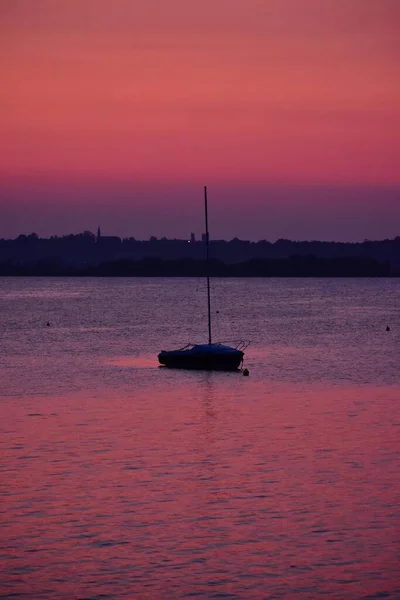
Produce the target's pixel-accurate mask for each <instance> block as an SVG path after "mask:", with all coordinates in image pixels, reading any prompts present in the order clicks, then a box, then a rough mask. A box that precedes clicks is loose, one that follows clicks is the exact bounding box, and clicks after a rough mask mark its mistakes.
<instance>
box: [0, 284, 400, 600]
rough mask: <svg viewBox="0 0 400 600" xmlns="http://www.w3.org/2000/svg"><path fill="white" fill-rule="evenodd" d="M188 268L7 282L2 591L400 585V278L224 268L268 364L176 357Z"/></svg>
mask: <svg viewBox="0 0 400 600" xmlns="http://www.w3.org/2000/svg"><path fill="white" fill-rule="evenodd" d="M192 283H193V282H192ZM59 285H61V287H62V291H63V293H65V294H68V290H69V289H70V291H71V293H72V292H73V291H74V286H75V285H76V286H77V287H78V291H79V292H80V294H81V297H80V298H79V299H77V298H75V299H74V298H73V297H72V295H71V296H68V297H67V298H66V297H63V298H60V297H58V296H57V292H60V289H59V288H58V287H57V286H59ZM193 285H194V284H193ZM196 285H197V284H196ZM296 285H298V287H297V288H296ZM396 285H397V287H396ZM30 286H33V288H34V290H33V291H34V292H35V293H33V295H32V297H31V298H30V300H29V299H27V297H28V296H29V290H30ZM175 286H176V289H175V288H174V287H173V285H172V282H171V281H167V282H162V281H158V282H157V281H148V280H144V282H143V284H141V282H140V281H135V282H132V281H129V280H128V281H126V282H123V281H120V280H117V281H108V280H105V281H99V280H93V281H81V280H80V281H77V282H75V281H74V280H71V281H69V283H68V281H67V280H62V281H61V283H60V284H59V283H58V282H57V280H56V281H50V280H11V281H10V280H3V281H0V308H1V311H0V325H1V333H2V340H3V344H2V346H1V354H0V361H1V362H0V376H2V379H1V380H0V381H1V388H0V430H1V438H0V440H1V442H0V443H1V456H2V470H3V477H2V490H3V491H2V504H1V511H2V530H1V540H2V541H1V542H0V546H1V561H2V565H3V572H2V574H1V575H0V580H1V588H0V598H11V597H15V598H29V599H39V598H48V599H53V598H54V599H58V598H60V599H61V598H73V599H78V598H82V599H83V598H85V599H86V600H89V598H90V599H94V598H95V599H99V600H100V599H101V598H103V599H104V598H116V599H119V598H149V599H151V598H184V597H185V598H189V597H199V598H222V597H224V598H234V599H239V598H240V599H242V598H251V599H252V598H254V599H258V598H296V599H297V598H299V599H301V600H305V599H307V600H308V599H311V598H319V597H325V598H335V599H337V598H343V599H354V600H355V599H359V598H365V599H366V598H370V599H372V598H383V597H385V598H393V599H398V598H399V597H400V585H399V579H398V572H399V556H400V554H399V550H400V526H399V523H400V511H399V506H400V484H399V478H398V473H399V467H400V461H399V458H400V454H399V443H398V440H399V434H400V403H399V398H400V393H399V392H400V386H399V370H398V356H399V352H398V351H399V336H398V335H397V333H396V332H397V330H400V327H399V326H400V323H399V317H398V314H399V313H395V312H394V311H393V306H396V301H397V300H396V298H397V292H398V289H399V288H398V284H396V283H395V282H389V281H376V282H371V281H357V282H351V281H350V282H349V281H343V282H341V281H336V282H331V281H329V282H323V281H320V282H318V281H310V282H304V281H301V282H300V283H298V284H296V282H295V281H289V282H288V281H277V280H275V281H274V282H267V281H252V282H251V286H253V287H250V288H249V282H247V283H246V287H243V286H242V282H241V281H239V282H235V281H223V282H221V286H223V288H224V298H225V302H226V304H227V305H229V306H233V305H234V306H236V307H237V313H238V314H242V316H243V319H241V323H242V324H243V323H245V324H247V325H248V327H247V326H246V328H247V329H250V328H252V329H253V331H257V338H256V339H255V340H254V344H253V347H251V346H250V348H249V349H248V351H247V356H246V359H247V366H248V367H249V369H250V377H248V378H246V377H242V376H241V375H240V374H234V373H204V372H182V371H171V370H167V369H162V368H159V367H158V366H157V361H156V354H157V352H158V351H159V350H160V349H161V347H164V346H166V345H167V343H168V342H170V344H171V347H174V345H182V344H183V343H185V342H186V341H189V339H185V338H184V337H183V336H182V335H181V334H182V331H177V330H178V329H179V320H180V319H183V318H184V316H185V314H186V313H185V310H186V309H184V310H183V311H182V309H179V306H181V305H179V306H178V307H177V306H176V303H177V300H178V299H180V300H182V304H183V306H184V307H185V306H187V311H188V314H191V312H192V309H193V306H192V308H190V306H191V305H193V303H195V301H196V300H195V299H193V295H194V294H192V292H193V289H194V288H193V289H192V288H191V287H190V286H191V282H186V283H185V282H184V281H178V282H175ZM185 286H186V287H188V288H189V291H188V292H187V294H188V295H189V298H187V297H186V296H185V292H184V290H185ZM10 288H11V290H10ZM53 288H54V291H55V296H53V297H52V296H51V291H52V289H53ZM41 290H42V291H43V292H45V293H43V294H42V296H40V293H39V292H40V291H41ZM9 291H12V292H15V293H17V292H18V291H20V292H24V291H25V296H24V294H22V296H24V297H22V296H21V297H17V298H15V299H14V301H13V303H10V302H9V298H8V299H7V301H5V299H4V292H9ZM250 292H251V293H250ZM82 296H83V297H84V298H85V300H84V301H82ZM271 296H273V298H274V302H272V300H271ZM51 297H52V299H49V298H51ZM165 298H168V301H169V302H170V304H168V305H167V306H166V305H165V303H166V300H165ZM266 298H268V300H269V304H272V307H269V308H268V312H269V313H272V314H270V315H269V317H268V319H266V316H265V304H266ZM291 298H297V300H302V302H297V303H296V304H294V303H293V304H292V303H291V300H290V299H291ZM82 302H83V304H82ZM363 304H364V305H365V310H364V311H363V310H360V309H359V307H360V306H362V305H363ZM149 305H150V306H151V307H152V309H151V310H150V309H149ZM319 305H321V306H323V310H318V306H319ZM356 306H357V310H354V307H356ZM128 307H130V308H129V311H127V308H128ZM241 307H243V312H242V313H241V311H242V308H241ZM374 307H375V308H374ZM182 312H183V316H182ZM50 313H51V315H50V316H51V322H52V323H53V322H55V324H54V325H52V327H51V328H46V327H45V325H43V321H44V322H46V321H47V319H48V318H49V317H48V315H49V314H50ZM168 315H169V317H168V318H169V320H168V318H167V316H168ZM246 315H247V316H246ZM382 315H383V316H382ZM224 319H225V320H224ZM388 320H390V324H391V326H392V327H391V329H392V331H391V333H390V336H387V335H386V334H385V333H384V332H382V326H383V325H384V326H386V322H387V321H388ZM171 323H172V326H171ZM282 324H285V325H284V326H283V325H282ZM219 327H220V329H221V330H222V331H221V337H226V338H228V337H230V338H232V337H233V336H234V335H236V334H239V335H238V337H246V336H245V335H243V332H242V331H240V328H241V325H240V323H237V324H236V322H232V320H231V317H229V318H228V317H224V316H223V317H222V320H221V321H220V323H219ZM235 327H236V329H235ZM232 329H233V330H234V331H232ZM288 331H289V332H290V334H288ZM167 333H168V335H167ZM232 333H233V335H229V334H232ZM244 333H246V332H244ZM178 334H179V335H178ZM240 334H242V335H240ZM178 338H180V339H178ZM182 338H183V339H182Z"/></svg>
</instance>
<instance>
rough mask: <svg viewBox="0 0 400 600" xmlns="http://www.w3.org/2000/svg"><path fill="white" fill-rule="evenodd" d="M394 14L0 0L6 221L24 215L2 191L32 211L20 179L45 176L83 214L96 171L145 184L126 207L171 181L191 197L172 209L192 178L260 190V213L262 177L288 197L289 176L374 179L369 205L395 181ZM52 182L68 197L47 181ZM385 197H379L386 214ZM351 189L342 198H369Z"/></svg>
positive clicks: (292, 4) (225, 191)
mask: <svg viewBox="0 0 400 600" xmlns="http://www.w3.org/2000/svg"><path fill="white" fill-rule="evenodd" d="M399 25H400V2H398V0H202V2H192V1H191V0H168V2H166V1H165V0H146V2H139V1H137V0H58V1H54V0H35V2H33V1H32V0H0V44H1V53H2V57H3V58H2V61H1V64H0V79H1V81H2V85H1V90H0V103H1V111H0V138H1V140H2V143H1V145H0V176H1V180H2V182H3V184H4V185H3V190H6V191H3V193H2V194H1V196H0V210H1V212H2V214H3V216H4V213H7V212H8V219H6V220H7V228H9V231H10V232H12V234H14V233H19V232H20V230H22V229H24V228H25V229H26V226H25V223H24V221H23V219H22V217H21V215H20V213H21V210H20V211H19V212H18V213H15V211H14V212H13V208H12V207H13V206H15V204H18V203H19V204H20V205H21V206H22V204H21V203H26V204H28V205H29V204H31V205H32V204H34V203H35V202H36V203H38V204H37V207H38V210H39V211H43V210H44V209H43V205H42V204H40V202H39V200H40V198H39V199H38V196H37V195H36V196H35V194H30V193H29V192H30V190H31V187H32V185H34V187H35V189H37V186H38V185H39V186H44V188H46V190H47V193H50V192H49V190H52V192H51V193H52V195H53V197H54V200H53V202H54V203H55V204H56V205H59V207H60V211H61V212H62V210H65V206H66V203H68V202H72V203H74V202H77V198H78V196H79V197H80V199H81V200H80V209H81V214H82V216H84V215H85V210H84V207H85V206H87V209H88V211H89V212H88V213H87V214H89V213H90V211H93V210H94V208H95V206H94V204H93V203H94V202H95V197H96V194H95V190H97V189H98V187H99V185H100V186H102V185H105V186H108V188H107V189H109V190H112V185H113V183H115V184H118V185H121V182H123V183H124V185H125V186H126V189H128V188H129V185H131V186H133V187H132V190H133V189H134V186H137V185H141V186H146V200H145V199H144V196H143V199H142V200H141V201H142V206H141V207H136V211H137V215H136V216H137V217H139V221H140V215H142V216H143V218H145V220H146V219H147V221H148V220H149V219H148V217H149V214H148V211H149V210H150V209H149V203H150V205H151V207H152V208H151V210H152V211H153V215H154V206H156V207H158V208H159V209H160V214H162V213H163V210H164V209H165V207H163V203H165V202H167V203H168V202H170V199H171V198H178V196H179V193H178V190H181V192H180V193H181V195H182V189H183V188H182V186H184V188H185V194H183V195H182V198H183V197H185V195H186V193H188V194H189V199H186V200H185V201H183V200H180V201H178V200H176V201H175V204H174V205H173V206H174V208H176V209H179V207H182V205H183V204H184V206H190V205H191V203H197V202H198V190H200V188H201V186H202V185H203V184H204V183H208V184H209V185H210V186H214V189H215V190H218V194H219V197H220V201H221V202H222V204H223V205H224V206H226V205H227V204H228V203H229V202H230V200H229V198H230V197H231V196H230V193H229V189H230V188H231V187H233V186H238V187H239V188H240V189H243V190H246V189H250V188H251V189H253V190H255V189H257V190H258V191H257V193H256V192H255V191H254V192H252V198H253V200H252V206H253V208H257V207H259V208H260V211H261V212H260V214H261V213H262V210H263V207H264V208H265V197H266V195H268V191H269V190H270V189H271V186H273V188H274V189H276V186H278V187H281V188H282V186H283V187H284V188H285V189H289V188H290V189H292V190H294V191H293V198H292V200H290V196H287V194H286V195H285V198H286V200H285V202H286V205H287V207H288V209H289V210H290V209H291V208H293V207H295V206H296V205H298V201H296V198H298V197H299V196H298V195H296V191H295V190H296V186H301V188H302V189H304V186H306V187H307V186H311V187H313V186H314V187H315V186H327V187H329V188H332V186H333V187H336V188H337V187H341V186H345V187H346V189H347V190H348V189H350V188H351V187H352V186H357V188H358V189H359V188H360V187H364V188H367V189H368V188H371V189H372V188H373V189H376V190H378V191H377V194H376V196H373V195H372V196H371V194H370V193H369V195H368V194H367V195H368V198H369V200H368V202H369V203H370V204H371V202H372V204H371V209H372V213H371V214H374V210H375V209H376V210H378V209H379V207H382V203H381V201H380V198H381V194H380V192H379V190H383V189H384V190H387V189H388V188H390V189H391V190H393V189H397V190H398V189H399V187H400V170H399V158H400V142H399V139H400V135H399V134H400V84H399V81H400V78H399V76H398V72H399V50H400V42H399V40H400V36H399V33H400V31H399V29H400V27H399ZM65 182H68V184H69V185H71V184H73V185H75V187H73V188H71V191H70V196H69V197H68V195H66V194H65V193H64V194H62V195H60V194H58V193H57V192H58V191H59V190H60V188H61V187H63V189H64V192H65V188H64V183H65ZM91 185H92V193H88V189H90V186H91ZM152 186H153V187H152ZM44 188H43V189H44ZM160 188H161V189H165V190H168V194H166V196H165V197H164V199H163V197H162V195H161V196H160ZM10 189H11V190H12V193H11V192H10ZM191 189H192V190H193V192H190V190H191ZM77 190H78V192H79V193H78V192H77ZM200 193H201V192H200ZM382 193H383V192H382ZM10 194H11V195H12V198H13V202H12V203H11V201H10V197H11V196H10ZM110 194H111V192H110ZM257 194H258V195H257ZM61 196H62V197H61ZM313 197H315V202H316V203H318V207H319V210H320V209H321V202H322V204H323V202H324V200H323V199H322V200H321V197H317V196H313ZM398 197H399V196H396V194H394V193H392V195H390V198H388V199H387V201H386V204H387V206H388V209H387V211H388V212H387V214H386V213H385V215H386V216H385V219H386V220H387V223H388V225H390V223H392V222H393V219H394V217H396V218H399V219H400V209H399V206H398V205H399V204H400V199H398V200H396V198H398ZM157 198H158V200H157ZM349 198H350V199H351V195H350V196H349ZM357 198H358V200H357V201H356V200H354V202H353V204H354V207H353V208H354V210H356V208H357V207H358V208H360V207H361V206H362V207H363V208H364V209H365V210H368V207H369V205H368V206H367V204H366V203H365V200H364V203H363V196H362V194H361V195H360V194H358V195H357ZM138 201H139V202H140V200H138ZM217 201H218V197H217V198H215V202H217ZM180 202H181V204H180ZM232 202H233V201H232ZM296 202H297V204H296ZM326 202H328V205H327V206H326V208H327V211H328V213H329V209H332V206H333V205H332V203H334V202H335V201H334V200H332V199H330V200H329V201H328V200H326ZM329 203H330V204H329ZM357 203H358V204H357ZM102 204H103V205H105V206H106V205H107V198H106V197H105V196H104V198H103V200H102ZM111 207H112V203H111V202H110V208H111ZM55 208H56V207H54V206H53V207H52V211H53V212H52V214H53V216H52V217H51V219H50V221H49V222H48V220H46V214H45V213H43V219H44V221H45V222H46V227H51V225H52V224H54V230H56V229H57V228H58V229H59V228H60V227H59V224H58V221H57V211H56V210H55ZM269 208H270V209H271V208H272V209H273V208H274V204H273V203H272V204H271V205H270V206H269ZM276 208H279V207H278V204H277V205H276ZM139 209H140V210H139ZM103 210H104V214H105V215H106V213H107V211H106V209H104V208H103ZM299 210H300V209H299ZM146 211H147V212H146ZM61 212H60V215H61ZM94 214H95V213H94ZM10 215H11V216H10ZM18 215H19V216H18ZM323 216H324V212H323V211H321V218H322V219H323ZM282 217H284V213H282ZM60 218H61V217H60ZM163 218H164V217H163ZM6 220H5V219H3V222H5V221H6ZM124 220H126V219H124ZM178 220H179V219H178ZM255 220H257V215H255ZM373 220H375V217H374V218H373ZM147 221H146V222H147ZM188 221H189V222H188V223H186V222H185V223H184V226H185V227H186V226H189V227H190V219H188ZM385 222H386V221H385ZM232 223H233V225H232V228H231V229H232V233H234V234H237V233H240V231H237V230H238V227H237V224H234V222H232ZM182 224H183V223H182ZM76 225H77V227H78V229H79V224H78V223H77V224H76ZM317 225H318V224H316V227H317ZM322 225H323V223H322V221H321V226H322ZM38 227H40V223H38ZM193 227H195V225H193V226H192V228H193ZM82 228H83V223H82ZM92 228H93V226H92ZM168 228H170V231H171V234H172V233H175V234H178V231H176V232H175V231H172V229H171V223H170V224H168V222H167V223H165V229H166V231H165V234H166V235H168V234H169V231H168ZM3 229H4V227H3ZM15 229H18V231H14V230H15ZM114 229H115V231H114V232H115V233H120V234H121V235H122V234H128V232H127V231H125V230H123V227H122V222H121V223H120V224H119V223H118V221H116V222H115V223H114ZM161 229H162V228H161V227H158V226H155V227H154V230H160V233H161ZM178 229H179V228H178ZM225 229H226V235H229V227H226V228H225ZM248 229H249V233H247V235H250V236H251V235H252V234H251V231H252V230H251V227H250V226H249V227H248ZM381 229H382V227H381ZM46 231H47V230H46ZM143 231H144V233H145V234H146V235H147V234H148V231H147V229H146V228H144V229H143ZM43 232H44V229H43ZM39 233H40V231H39ZM185 233H186V231H185V232H184V231H182V235H184V234H185ZM334 233H335V232H334V231H333V232H332V235H333V234H334ZM368 233H369V232H366V234H368ZM382 233H383V234H384V231H383V230H382ZM131 234H132V235H135V236H136V237H141V236H140V231H132V232H131ZM275 234H276V235H277V236H279V235H282V234H284V231H282V232H279V231H271V232H268V231H267V232H266V237H268V235H270V236H272V237H273V236H274V235H275ZM355 234H356V235H359V234H360V235H362V232H360V233H359V234H358V232H357V233H355ZM377 234H378V231H377ZM379 234H380V231H379ZM387 234H388V235H391V234H392V231H391V230H388V231H387ZM0 235H6V232H5V231H3V230H2V228H1V225H0ZM254 235H256V236H257V235H260V234H259V233H258V230H257V229H256V228H255V229H254ZM304 235H309V234H308V233H307V232H306V231H304ZM335 235H336V237H340V232H337V234H335ZM335 235H333V237H335ZM349 235H351V232H350V233H349ZM263 237H264V236H263ZM297 237H303V235H302V231H299V232H298V236H297ZM314 237H320V236H318V229H316V231H315V235H314Z"/></svg>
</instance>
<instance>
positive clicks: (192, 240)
mask: <svg viewBox="0 0 400 600" xmlns="http://www.w3.org/2000/svg"><path fill="white" fill-rule="evenodd" d="M195 241H196V236H195V234H194V233H191V234H190V243H191V244H194V243H195Z"/></svg>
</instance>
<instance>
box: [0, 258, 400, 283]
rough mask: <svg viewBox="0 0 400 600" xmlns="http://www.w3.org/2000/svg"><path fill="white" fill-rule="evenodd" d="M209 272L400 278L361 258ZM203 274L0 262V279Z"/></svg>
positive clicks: (127, 263)
mask: <svg viewBox="0 0 400 600" xmlns="http://www.w3.org/2000/svg"><path fill="white" fill-rule="evenodd" d="M208 272H209V274H210V276H212V277H241V278H242V277H243V278H246V277H322V278H323V277H326V278H328V277H399V276H400V270H399V269H394V268H392V267H391V264H390V262H388V261H386V262H380V261H377V260H375V259H373V258H364V257H344V258H317V257H315V256H292V257H290V258H282V259H264V258H262V259H261V258H260V259H251V260H248V261H245V262H241V263H235V264H228V263H224V262H222V261H217V260H211V261H210V264H209V268H208ZM206 274H207V266H206V263H205V261H204V260H191V259H183V260H165V261H164V260H162V259H157V258H149V259H142V260H138V261H134V260H130V259H121V260H114V261H108V262H103V263H101V264H97V265H86V266H79V267H77V266H74V265H66V264H64V263H62V262H61V261H59V260H58V259H54V260H40V261H37V262H32V263H28V262H24V263H22V264H21V263H20V264H15V263H12V262H3V263H0V276H2V277H10V276H11V277H204V276H205V275H206Z"/></svg>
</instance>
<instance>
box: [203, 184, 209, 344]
mask: <svg viewBox="0 0 400 600" xmlns="http://www.w3.org/2000/svg"><path fill="white" fill-rule="evenodd" d="M204 210H205V218H206V272H207V306H208V343H209V344H211V297H210V265H209V250H208V242H209V233H208V206H207V186H206V185H205V186H204Z"/></svg>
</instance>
